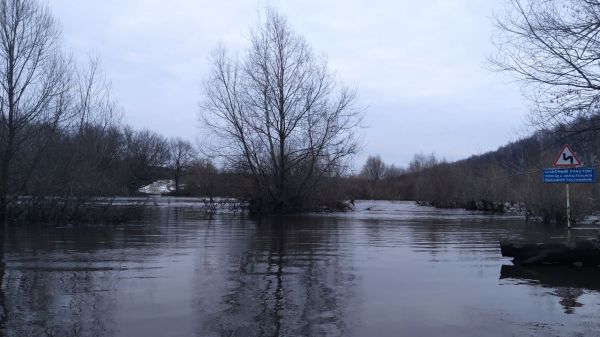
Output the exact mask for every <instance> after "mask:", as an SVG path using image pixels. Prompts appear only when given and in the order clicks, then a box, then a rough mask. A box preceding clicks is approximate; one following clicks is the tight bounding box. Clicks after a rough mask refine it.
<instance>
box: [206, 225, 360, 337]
mask: <svg viewBox="0 0 600 337" xmlns="http://www.w3.org/2000/svg"><path fill="white" fill-rule="evenodd" d="M324 221H328V222H329V223H328V224H327V226H323V222H324ZM250 226H251V227H253V229H251V230H252V231H253V233H252V239H250V240H248V238H246V240H244V241H240V242H233V243H232V244H231V246H230V248H231V249H230V251H229V252H228V253H227V255H228V259H227V261H221V262H220V263H225V265H222V268H223V269H224V270H226V272H225V273H224V275H222V276H221V277H222V278H223V282H224V286H223V289H222V292H223V294H222V295H221V296H220V298H215V299H213V301H214V302H213V304H212V305H216V306H218V307H219V309H220V310H216V311H215V310H214V309H210V308H207V307H206V306H210V305H211V304H210V303H209V302H210V301H207V299H206V296H204V295H203V298H199V299H198V301H196V303H197V305H198V308H197V309H198V310H197V311H198V315H199V317H204V319H202V320H201V322H200V326H199V332H198V335H201V336H205V335H215V336H316V335H327V336H343V335H345V332H346V330H347V328H348V324H350V322H351V317H349V316H350V315H351V312H350V310H349V309H348V308H351V307H352V305H349V302H350V301H352V298H353V294H352V292H353V285H354V277H353V275H352V272H351V262H352V261H351V254H350V252H349V250H348V247H347V246H342V245H341V244H340V242H338V239H339V236H338V233H337V231H338V230H340V228H339V227H338V226H337V220H336V219H323V218H311V217H299V216H298V217H286V218H281V217H279V218H276V217H275V218H269V219H263V220H261V221H258V222H257V223H256V225H255V226H252V225H250ZM238 244H239V245H240V246H242V247H243V248H241V249H239V246H238ZM205 267H206V265H202V266H200V267H199V268H198V269H197V273H198V277H197V278H198V280H199V284H201V287H206V286H208V287H211V288H213V289H214V286H212V285H207V284H206V282H204V283H202V281H201V280H204V279H205V278H206V275H207V273H206V271H207V269H206V268H205ZM218 278H220V277H216V278H215V279H218ZM197 293H201V292H197ZM205 312H213V314H209V315H208V316H205V315H204V314H203V313H205Z"/></svg>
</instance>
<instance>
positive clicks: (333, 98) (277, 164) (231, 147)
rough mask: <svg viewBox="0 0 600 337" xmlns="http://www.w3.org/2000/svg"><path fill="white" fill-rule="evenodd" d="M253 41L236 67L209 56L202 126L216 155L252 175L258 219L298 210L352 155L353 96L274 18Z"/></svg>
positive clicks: (221, 55) (219, 53) (221, 56)
mask: <svg viewBox="0 0 600 337" xmlns="http://www.w3.org/2000/svg"><path fill="white" fill-rule="evenodd" d="M250 36H251V38H250V47H249V48H248V50H247V52H246V53H245V57H244V58H243V59H241V60H239V59H235V58H230V57H228V56H227V55H226V52H225V50H224V48H222V47H221V48H218V49H217V50H216V51H215V52H214V54H213V69H212V72H211V74H210V76H209V78H208V80H207V81H206V84H205V87H204V96H205V101H204V104H203V111H202V112H203V114H202V120H203V123H204V125H205V126H206V127H207V129H208V130H209V131H210V132H211V134H212V135H214V136H216V137H217V139H218V143H217V144H216V145H217V147H216V148H215V149H214V150H215V151H214V152H217V153H218V154H219V155H220V156H221V157H223V158H225V159H226V160H227V161H228V162H229V163H230V164H231V165H232V166H234V167H237V168H243V169H244V170H246V171H247V172H249V173H250V174H251V176H252V178H253V179H254V181H255V184H256V188H257V191H256V193H255V195H254V196H253V199H254V201H256V202H257V203H258V204H259V205H258V208H259V210H260V211H265V210H266V209H268V210H269V211H274V212H286V211H293V210H300V209H302V208H305V207H306V206H307V203H309V202H310V200H311V199H312V196H313V195H314V193H315V188H316V187H317V186H318V184H319V182H320V181H321V180H322V179H323V177H325V176H327V175H329V174H331V172H332V170H334V169H335V170H336V171H339V168H340V165H341V164H342V163H343V161H344V160H345V159H347V158H348V157H349V156H351V155H352V154H354V153H355V152H356V150H357V147H358V142H357V137H356V135H355V128H356V127H357V126H358V125H359V122H360V114H359V112H358V111H357V110H356V109H354V108H353V102H354V99H355V92H354V91H352V90H349V89H347V88H343V87H342V88H338V87H337V86H336V83H335V80H334V77H333V75H332V74H331V73H330V72H329V71H328V69H327V64H326V63H325V62H324V61H322V60H319V59H317V58H315V57H314V56H313V54H312V52H311V50H310V48H309V46H308V45H307V43H306V42H305V40H304V39H303V38H302V37H301V36H299V35H298V34H296V33H294V32H293V31H292V30H291V28H290V27H289V25H288V23H287V21H286V19H285V18H284V17H283V16H281V15H280V14H278V13H277V12H275V11H268V12H267V15H266V18H265V20H264V22H262V23H261V24H260V25H259V26H258V27H256V28H255V29H254V30H252V32H251V35H250Z"/></svg>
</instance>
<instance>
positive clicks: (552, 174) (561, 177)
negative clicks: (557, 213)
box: [542, 144, 596, 229]
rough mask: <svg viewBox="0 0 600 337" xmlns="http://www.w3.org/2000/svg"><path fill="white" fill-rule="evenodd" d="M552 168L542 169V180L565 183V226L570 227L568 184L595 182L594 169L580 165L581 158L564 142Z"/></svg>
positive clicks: (548, 182) (550, 182)
mask: <svg viewBox="0 0 600 337" xmlns="http://www.w3.org/2000/svg"><path fill="white" fill-rule="evenodd" d="M553 166H554V168H551V169H544V170H543V176H542V178H543V181H544V183H546V184H557V183H562V184H566V186H565V192H566V195H567V227H568V228H569V229H571V196H570V191H569V184H593V183H595V182H596V169H595V168H593V167H580V166H582V162H581V160H579V159H578V158H577V156H575V152H573V150H572V149H571V147H570V146H569V144H565V145H564V146H563V148H562V150H561V151H560V153H559V154H558V156H557V157H556V159H555V160H554V164H553Z"/></svg>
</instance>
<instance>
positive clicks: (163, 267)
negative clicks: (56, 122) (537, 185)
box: [0, 202, 600, 337]
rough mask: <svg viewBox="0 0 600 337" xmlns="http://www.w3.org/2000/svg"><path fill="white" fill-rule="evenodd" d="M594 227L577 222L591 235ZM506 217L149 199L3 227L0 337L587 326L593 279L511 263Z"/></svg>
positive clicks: (583, 330)
mask: <svg viewBox="0 0 600 337" xmlns="http://www.w3.org/2000/svg"><path fill="white" fill-rule="evenodd" d="M593 232H594V231H591V230H590V231H587V232H586V231H577V232H576V235H580V234H581V235H582V234H586V235H589V234H590V233H593ZM561 235H564V232H563V231H562V230H559V229H556V230H551V229H547V228H546V229H544V228H541V227H539V226H536V225H531V224H530V225H527V224H525V223H524V221H523V219H521V218H520V217H508V216H492V215H486V214H483V213H476V212H467V211H461V210H436V209H433V208H429V207H417V206H415V205H414V204H413V203H407V202H397V203H394V202H359V203H357V211H355V212H348V213H341V214H338V213H335V214H327V215H322V214H321V215H305V216H290V217H278V218H268V219H262V220H252V219H249V218H248V217H246V216H244V215H236V214H227V213H225V214H217V215H214V216H208V215H206V214H204V213H202V212H200V211H199V210H197V209H195V208H194V207H193V204H190V203H182V204H180V205H178V204H177V202H173V203H171V204H170V205H168V206H167V205H162V206H160V205H159V206H157V207H156V208H154V209H153V210H151V211H150V213H149V214H148V218H147V220H144V221H141V222H136V223H131V224H124V225H118V226H66V227H60V228H55V227H52V228H49V227H40V226H22V227H17V228H12V229H9V230H8V231H7V233H6V236H5V243H4V250H3V257H2V264H1V265H0V271H1V273H2V275H1V276H2V287H1V288H0V290H1V291H0V307H1V309H2V310H1V311H0V313H1V316H0V322H1V323H0V324H1V327H2V332H3V335H6V336H47V335H48V336H377V337H384V336H461V337H464V336H600V273H599V272H598V271H597V270H596V269H595V268H593V269H584V268H575V267H573V268H552V267H551V268H518V267H513V266H512V264H511V262H510V260H508V259H506V258H503V257H502V256H501V254H500V248H499V244H498V241H499V239H501V238H512V239H532V238H540V237H549V236H554V237H556V236H561Z"/></svg>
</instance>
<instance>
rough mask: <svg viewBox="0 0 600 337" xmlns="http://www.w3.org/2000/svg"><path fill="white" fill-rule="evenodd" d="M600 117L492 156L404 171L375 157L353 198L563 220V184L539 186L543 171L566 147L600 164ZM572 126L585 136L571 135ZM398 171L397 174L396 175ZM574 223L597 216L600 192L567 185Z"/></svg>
mask: <svg viewBox="0 0 600 337" xmlns="http://www.w3.org/2000/svg"><path fill="white" fill-rule="evenodd" d="M598 126H600V117H595V118H580V119H578V120H577V121H573V122H572V123H571V125H570V126H568V127H567V126H564V125H563V126H561V127H557V128H554V129H552V130H549V131H538V132H536V133H535V134H534V135H533V136H530V137H527V138H524V139H522V140H519V141H517V142H514V143H510V144H508V145H505V146H502V147H500V148H499V149H498V150H496V151H492V152H488V153H485V154H483V155H478V156H472V157H470V158H467V159H464V160H460V161H456V162H448V161H446V160H444V159H439V158H437V157H436V156H435V155H434V154H428V155H424V154H417V155H415V156H414V158H413V160H412V161H411V162H410V164H409V165H408V166H407V167H406V168H404V169H399V170H398V169H394V171H393V173H388V172H387V169H386V167H388V166H387V165H386V164H385V163H384V162H383V161H382V160H381V158H380V157H379V156H374V157H369V158H368V159H367V161H366V163H365V165H364V166H363V169H362V170H361V173H360V174H359V175H358V176H356V177H353V178H349V179H350V180H352V183H351V184H348V185H351V186H352V188H351V189H350V190H349V193H350V195H351V196H352V198H355V199H361V198H367V199H388V200H389V199H391V200H417V201H420V202H422V203H424V204H428V205H433V206H436V207H442V208H466V209H478V210H487V211H495V212H503V211H506V210H507V209H506V207H510V208H514V210H519V211H526V214H527V216H528V217H533V218H536V219H540V220H542V221H544V222H564V221H566V216H567V214H566V208H565V190H564V185H563V184H544V183H543V182H542V170H543V168H547V167H551V166H552V163H553V161H554V159H555V156H556V153H558V152H559V151H560V149H561V147H562V145H563V144H564V143H565V142H568V143H569V144H571V145H572V147H573V148H574V149H576V150H577V151H578V157H579V158H580V159H581V160H582V161H583V162H584V164H585V165H586V166H598V165H599V164H600V161H599V160H600V150H598V149H599V148H600V128H598ZM572 127H575V128H577V129H581V130H584V129H585V130H588V131H587V132H581V133H573V132H571V130H572ZM396 172H398V174H396ZM571 198H572V201H571V204H572V209H573V212H572V216H573V220H577V219H578V218H581V217H583V216H585V215H589V214H591V213H593V212H597V211H600V208H598V206H597V205H598V204H600V188H598V186H595V185H572V186H571Z"/></svg>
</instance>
